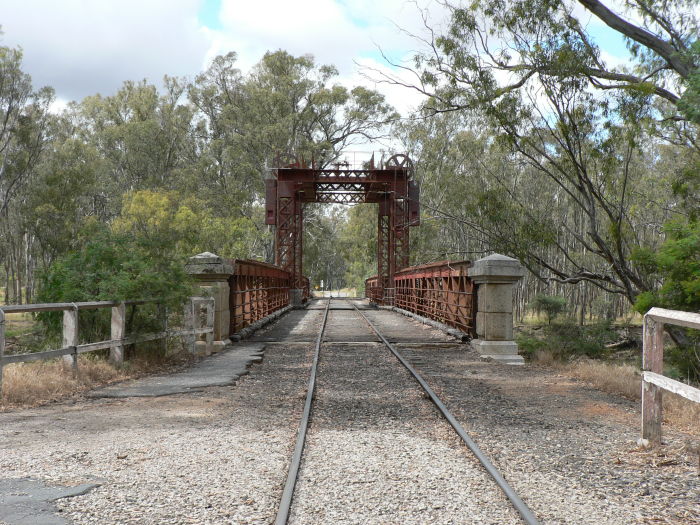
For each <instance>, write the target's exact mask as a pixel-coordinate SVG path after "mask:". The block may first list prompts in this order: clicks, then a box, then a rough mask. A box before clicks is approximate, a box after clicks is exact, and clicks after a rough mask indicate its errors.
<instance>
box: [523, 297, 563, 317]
mask: <svg viewBox="0 0 700 525" xmlns="http://www.w3.org/2000/svg"><path fill="white" fill-rule="evenodd" d="M530 308H531V309H532V310H534V311H535V312H537V314H538V315H539V314H540V312H544V314H545V315H546V316H547V324H552V320H553V319H554V318H555V317H556V316H558V315H559V314H560V313H562V312H563V311H565V310H566V298H565V297H560V296H558V295H544V294H537V295H536V296H535V298H534V299H533V300H532V302H531V303H530Z"/></svg>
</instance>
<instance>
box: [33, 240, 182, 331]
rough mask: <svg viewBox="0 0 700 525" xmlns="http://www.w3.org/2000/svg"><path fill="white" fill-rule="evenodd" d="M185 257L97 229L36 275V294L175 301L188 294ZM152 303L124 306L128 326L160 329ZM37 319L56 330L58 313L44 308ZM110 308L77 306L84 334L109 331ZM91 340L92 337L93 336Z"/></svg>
mask: <svg viewBox="0 0 700 525" xmlns="http://www.w3.org/2000/svg"><path fill="white" fill-rule="evenodd" d="M190 289H191V287H190V283H189V278H188V276H187V274H186V273H185V271H184V261H180V260H179V259H177V258H176V257H173V256H169V255H168V254H167V253H163V252H159V251H158V250H154V249H151V246H149V244H148V243H144V242H143V241H141V242H139V241H138V240H135V239H133V238H130V237H128V236H123V235H117V234H113V233H111V232H110V231H109V230H106V229H98V231H94V232H92V233H91V235H90V239H89V240H87V241H86V242H85V243H84V244H83V246H82V247H81V248H80V249H78V250H76V251H73V252H70V253H68V254H66V255H64V256H63V257H61V258H59V259H57V260H56V261H55V262H54V263H53V264H52V265H51V266H50V267H49V268H48V269H47V270H46V271H44V272H43V273H42V274H41V275H40V280H39V290H38V294H37V300H38V301H39V302H45V303H57V302H80V301H123V300H137V299H146V300H148V299H157V300H158V301H159V302H161V303H162V304H164V305H166V306H171V307H174V306H179V305H181V304H182V303H183V302H184V300H185V299H186V298H187V296H188V295H189V294H190ZM155 308H156V305H154V304H148V305H142V306H139V307H138V308H137V309H135V310H134V309H131V311H129V312H127V315H128V324H129V331H130V332H139V331H150V330H154V329H155V330H157V329H159V326H158V324H159V321H158V319H157V316H156V315H155V313H156V312H155ZM38 319H39V321H40V322H41V323H42V325H43V326H44V329H45V331H46V333H47V335H49V336H54V337H56V336H58V335H59V334H60V333H61V313H60V312H44V313H41V314H39V315H38ZM109 320H110V312H109V310H108V309H106V310H82V311H81V312H80V330H81V334H82V335H83V336H84V337H83V338H84V339H90V338H94V337H97V338H101V337H104V335H105V334H108V333H109V328H108V327H109ZM93 340H94V339H93Z"/></svg>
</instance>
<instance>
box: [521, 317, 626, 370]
mask: <svg viewBox="0 0 700 525" xmlns="http://www.w3.org/2000/svg"><path fill="white" fill-rule="evenodd" d="M540 334H541V335H539V336H534V335H527V334H519V335H518V336H516V342H517V343H518V346H519V347H520V348H521V352H522V353H523V355H525V356H527V357H529V358H532V357H533V356H534V355H535V354H536V353H537V352H538V351H546V352H549V353H550V354H551V355H552V356H553V357H554V358H555V359H559V360H564V361H565V360H567V359H570V358H572V357H577V356H586V357H590V358H599V357H603V356H604V355H605V354H606V348H605V345H606V344H607V343H610V342H611V341H615V340H616V338H617V334H616V333H615V331H614V330H613V329H612V328H611V326H610V323H607V322H603V323H596V324H593V325H584V326H580V325H577V324H575V323H573V322H560V323H554V324H550V325H547V326H545V327H543V328H542V330H541V332H540Z"/></svg>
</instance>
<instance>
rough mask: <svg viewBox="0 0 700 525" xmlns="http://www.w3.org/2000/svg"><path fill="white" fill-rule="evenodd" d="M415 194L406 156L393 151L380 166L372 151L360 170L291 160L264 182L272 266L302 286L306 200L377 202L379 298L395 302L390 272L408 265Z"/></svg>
mask: <svg viewBox="0 0 700 525" xmlns="http://www.w3.org/2000/svg"><path fill="white" fill-rule="evenodd" d="M419 196H420V190H419V186H418V183H417V181H415V180H414V179H413V164H412V163H411V160H410V159H409V158H408V157H407V156H406V155H394V156H392V157H390V158H389V159H388V160H387V161H386V162H383V163H382V162H380V163H379V166H375V164H374V155H373V156H372V159H371V160H370V161H369V163H368V164H367V165H366V166H364V167H363V169H355V168H354V167H350V166H349V165H348V164H347V163H338V164H332V165H331V166H330V167H324V168H317V167H316V166H314V165H313V163H312V165H311V166H307V165H306V164H305V163H304V162H303V161H299V160H297V159H294V161H293V162H291V163H288V164H287V165H285V166H283V167H278V168H276V169H275V170H274V178H271V179H267V180H266V181H265V223H266V224H272V225H274V226H276V229H275V264H276V265H277V266H279V267H281V268H283V269H284V270H286V271H288V272H290V273H291V275H292V278H293V282H294V286H295V287H296V288H301V287H302V277H303V273H302V258H303V257H302V254H303V252H302V248H303V241H302V240H303V216H304V204H305V203H307V202H326V203H339V204H359V203H365V202H369V203H378V217H377V276H378V286H379V288H380V290H378V296H379V297H381V298H383V301H382V302H383V303H384V304H393V298H394V274H395V273H396V272H397V271H398V270H400V269H402V268H405V267H407V266H408V265H409V254H410V251H409V250H410V248H409V229H410V227H411V226H417V225H418V224H419V222H420V208H419Z"/></svg>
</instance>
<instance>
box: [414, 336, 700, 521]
mask: <svg viewBox="0 0 700 525" xmlns="http://www.w3.org/2000/svg"><path fill="white" fill-rule="evenodd" d="M464 348H465V347H464V346H455V347H453V348H424V349H416V348H410V349H408V348H406V349H401V352H402V353H403V354H404V355H405V356H406V357H409V361H411V362H412V364H414V366H416V368H418V370H419V371H421V372H422V373H423V374H424V376H425V377H426V379H428V382H429V383H430V385H431V386H432V387H433V388H434V389H435V390H436V391H437V392H438V394H439V395H440V396H441V397H442V399H443V401H445V403H446V404H447V406H448V408H449V409H450V410H451V411H452V412H453V414H454V415H455V416H456V417H457V419H458V420H459V421H460V422H461V423H462V425H463V426H464V427H465V428H466V430H467V431H468V432H469V433H470V434H471V435H472V437H473V438H474V439H475V441H477V443H478V444H479V446H480V448H481V449H482V450H483V451H484V452H485V453H486V454H487V455H488V456H489V457H490V458H491V459H492V461H493V462H494V463H495V464H496V466H497V467H498V468H499V469H500V470H501V471H502V472H503V473H504V475H505V477H506V479H507V480H508V481H509V482H510V483H511V485H512V486H513V488H514V489H515V490H516V491H517V492H518V493H519V494H520V496H521V497H522V498H523V499H524V500H525V501H526V502H527V504H528V505H529V506H530V508H531V509H532V510H533V511H534V512H535V514H536V515H537V516H538V517H539V518H540V519H542V520H543V521H544V522H545V523H577V524H579V523H590V524H604V523H605V524H620V525H629V524H637V523H639V524H641V523H674V524H684V525H686V524H687V525H690V524H700V483H699V481H700V471H699V470H698V457H697V455H696V454H691V453H690V452H688V451H687V448H686V447H685V443H686V441H687V439H688V436H684V435H683V434H680V433H677V432H673V431H671V430H670V429H665V441H666V442H667V444H666V445H665V446H663V447H661V448H659V449H656V450H649V451H645V450H641V449H640V448H639V447H637V446H636V440H637V439H638V437H639V421H640V416H639V406H638V403H633V402H631V401H627V400H625V399H622V398H619V397H616V396H613V395H609V394H606V393H604V392H600V391H598V390H595V389H593V388H589V387H587V386H586V385H584V384H582V383H578V382H574V381H572V380H571V379H569V378H567V377H564V376H559V375H557V374H554V373H552V371H550V370H546V369H543V368H537V367H532V366H530V365H525V366H523V367H512V366H507V365H501V364H497V363H493V362H484V361H481V360H480V359H479V357H478V355H477V353H476V352H473V351H465V349H464Z"/></svg>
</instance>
